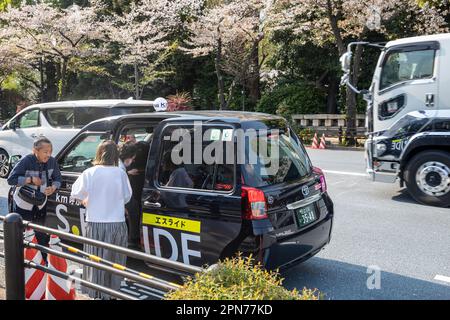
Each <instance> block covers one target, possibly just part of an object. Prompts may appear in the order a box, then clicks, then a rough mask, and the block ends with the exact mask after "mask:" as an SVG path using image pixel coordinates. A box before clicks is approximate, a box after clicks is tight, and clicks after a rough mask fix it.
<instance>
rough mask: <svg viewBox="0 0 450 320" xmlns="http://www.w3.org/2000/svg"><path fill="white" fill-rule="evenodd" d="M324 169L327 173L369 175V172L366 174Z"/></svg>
mask: <svg viewBox="0 0 450 320" xmlns="http://www.w3.org/2000/svg"><path fill="white" fill-rule="evenodd" d="M322 171H323V172H325V173H332V174H342V175H346V176H357V177H367V174H365V173H356V172H345V171H334V170H322Z"/></svg>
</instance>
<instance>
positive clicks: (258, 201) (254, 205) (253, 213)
mask: <svg viewBox="0 0 450 320" xmlns="http://www.w3.org/2000/svg"><path fill="white" fill-rule="evenodd" d="M242 207H243V208H242V209H243V210H242V211H243V212H242V216H243V218H244V219H247V220H260V219H267V218H268V216H267V202H266V197H265V195H264V192H263V191H262V190H259V189H256V188H252V187H247V186H243V187H242Z"/></svg>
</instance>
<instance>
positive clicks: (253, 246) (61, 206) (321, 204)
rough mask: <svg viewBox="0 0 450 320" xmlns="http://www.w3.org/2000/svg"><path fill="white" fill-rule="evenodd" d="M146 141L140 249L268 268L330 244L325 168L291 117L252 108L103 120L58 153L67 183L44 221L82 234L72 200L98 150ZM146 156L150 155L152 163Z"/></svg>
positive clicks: (193, 261)
mask: <svg viewBox="0 0 450 320" xmlns="http://www.w3.org/2000/svg"><path fill="white" fill-rule="evenodd" d="M107 139H113V140H115V141H116V142H117V143H118V144H121V143H123V142H124V141H125V140H127V139H133V140H134V141H137V143H139V144H141V145H144V146H147V148H143V149H142V150H144V151H143V152H144V154H142V155H140V156H141V158H143V159H144V164H143V165H142V168H141V170H140V172H141V181H142V183H141V184H140V185H139V184H137V185H138V188H139V190H133V192H135V196H138V198H139V201H140V206H141V215H140V217H139V218H138V224H139V227H138V228H137V229H136V230H138V231H134V232H138V233H139V234H136V235H135V236H136V237H138V238H139V239H140V249H141V250H143V251H145V252H146V253H148V254H152V255H156V256H160V257H164V258H168V259H172V260H176V261H179V262H182V263H185V264H190V265H196V266H204V265H211V264H214V263H216V262H217V261H218V260H219V259H223V258H225V257H230V256H233V255H234V254H236V253H237V252H242V253H243V254H245V255H248V254H252V255H253V257H255V258H256V259H258V260H259V261H261V262H262V263H263V264H264V266H265V267H266V268H268V269H273V268H278V267H281V268H282V267H286V266H289V265H293V264H295V263H298V262H301V261H304V260H306V259H308V258H310V257H312V256H313V255H315V254H316V253H318V252H319V251H320V250H321V249H322V248H323V247H324V246H325V245H326V244H328V243H329V241H330V237H331V230H332V225H333V202H332V201H331V199H330V197H329V195H328V193H327V185H326V181H325V177H324V174H323V172H322V171H321V170H320V169H319V168H316V167H314V166H313V165H312V164H311V161H310V159H309V157H308V155H307V153H306V151H305V149H304V146H303V145H302V143H301V142H300V140H299V139H298V137H297V136H296V134H295V133H294V132H293V130H292V129H291V128H290V127H289V125H288V123H287V121H286V120H285V119H284V118H281V117H278V116H274V115H269V114H262V113H250V112H233V111H228V112H217V111H198V112H177V113H173V112H170V113H148V114H132V115H123V116H115V117H109V118H103V119H100V120H97V121H94V122H91V123H90V124H88V125H87V126H85V127H84V128H83V129H82V130H81V131H80V132H79V133H78V134H77V135H76V136H75V137H74V138H73V139H72V140H71V141H70V142H68V143H67V145H66V146H65V147H64V148H63V149H62V150H61V151H60V152H59V153H58V154H57V155H56V159H57V161H58V163H59V166H60V169H61V173H62V177H63V183H62V186H61V188H60V190H58V191H57V192H56V193H55V194H54V195H52V196H51V198H49V201H48V210H47V212H48V215H47V222H46V224H47V225H48V226H50V227H53V228H57V229H59V230H62V231H66V232H72V233H74V234H78V235H83V234H84V229H85V222H84V221H85V218H84V217H85V213H86V209H85V208H84V207H83V206H82V205H81V204H80V203H78V202H77V201H76V200H75V199H73V198H71V197H70V193H71V186H72V184H73V183H74V182H75V180H76V179H77V177H78V176H79V175H80V174H81V172H83V171H84V170H86V169H87V168H89V167H91V166H92V160H93V159H94V157H95V152H96V148H97V146H98V145H99V144H100V143H101V142H102V141H104V140H107ZM145 159H146V161H145Z"/></svg>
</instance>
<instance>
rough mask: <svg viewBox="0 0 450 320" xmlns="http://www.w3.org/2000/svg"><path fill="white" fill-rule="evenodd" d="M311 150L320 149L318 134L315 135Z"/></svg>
mask: <svg viewBox="0 0 450 320" xmlns="http://www.w3.org/2000/svg"><path fill="white" fill-rule="evenodd" d="M311 149H319V141H318V140H317V132H316V133H315V134H314V138H313V142H312V145H311Z"/></svg>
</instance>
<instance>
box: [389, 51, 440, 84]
mask: <svg viewBox="0 0 450 320" xmlns="http://www.w3.org/2000/svg"><path fill="white" fill-rule="evenodd" d="M434 53H435V50H417V51H409V52H401V51H400V52H399V51H392V52H388V53H387V55H386V58H385V59H384V62H383V70H382V71H381V80H380V90H383V89H385V88H387V87H390V86H392V85H394V84H396V83H400V82H404V81H408V80H417V79H426V78H431V77H432V76H433V66H434Z"/></svg>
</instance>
